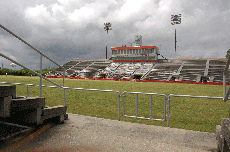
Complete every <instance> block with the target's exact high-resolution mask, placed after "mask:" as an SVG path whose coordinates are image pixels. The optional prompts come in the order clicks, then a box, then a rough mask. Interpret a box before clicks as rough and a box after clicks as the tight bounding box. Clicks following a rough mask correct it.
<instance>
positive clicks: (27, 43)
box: [0, 24, 65, 69]
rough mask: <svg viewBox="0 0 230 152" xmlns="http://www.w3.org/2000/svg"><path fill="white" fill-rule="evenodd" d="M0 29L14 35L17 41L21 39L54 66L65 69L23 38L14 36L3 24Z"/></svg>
mask: <svg viewBox="0 0 230 152" xmlns="http://www.w3.org/2000/svg"><path fill="white" fill-rule="evenodd" d="M0 27H1V28H2V29H4V30H5V31H7V32H8V33H10V34H11V35H13V36H14V37H16V38H17V39H19V40H20V41H22V42H23V43H25V44H26V45H28V46H29V47H30V48H32V49H33V50H35V51H36V52H38V53H39V54H41V55H42V56H44V57H46V58H47V59H48V60H50V61H51V62H53V63H54V64H56V65H57V66H58V67H60V68H62V69H65V68H64V67H62V66H61V65H59V64H58V63H56V62H55V61H54V60H52V59H51V58H49V57H48V56H46V55H45V54H44V53H42V52H41V51H39V50H38V49H36V48H35V47H33V46H32V45H30V44H29V43H27V42H26V41H25V40H23V39H22V38H20V37H19V36H17V35H16V34H14V33H13V32H11V31H10V30H8V29H7V28H6V27H4V26H3V25H2V24H0Z"/></svg>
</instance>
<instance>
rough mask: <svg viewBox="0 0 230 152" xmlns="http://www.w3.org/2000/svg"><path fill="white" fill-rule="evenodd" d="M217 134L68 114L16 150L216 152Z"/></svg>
mask: <svg viewBox="0 0 230 152" xmlns="http://www.w3.org/2000/svg"><path fill="white" fill-rule="evenodd" d="M216 147H217V143H216V138H215V134H213V133H205V132H198V131H190V130H184V129H175V128H167V127H160V126H153V125H144V124H136V123H130V122H122V121H117V120H108V119H102V118H95V117H89V116H83V115H77V114H69V119H68V120H65V123H64V124H61V125H55V126H53V127H51V128H49V129H47V130H46V131H44V132H43V133H41V134H40V135H39V136H38V137H36V138H33V139H32V140H30V141H28V142H26V143H24V144H23V145H22V146H21V147H19V148H17V149H14V151H93V152H97V151H114V152H117V151H138V152H139V151H144V152H146V151H151V152H154V151H156V152H158V151H165V152H167V151H170V152H172V151H183V152H185V151H192V152H194V151H215V149H216Z"/></svg>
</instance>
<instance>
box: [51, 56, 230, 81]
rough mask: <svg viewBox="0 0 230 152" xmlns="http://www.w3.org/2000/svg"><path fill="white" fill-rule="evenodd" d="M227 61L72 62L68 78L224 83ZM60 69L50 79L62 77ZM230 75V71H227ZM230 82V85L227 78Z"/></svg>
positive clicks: (67, 71) (66, 65)
mask: <svg viewBox="0 0 230 152" xmlns="http://www.w3.org/2000/svg"><path fill="white" fill-rule="evenodd" d="M225 65H226V60H223V59H222V60H221V59H207V60H204V59H192V60H191V59H181V60H175V59H174V60H164V61H163V60H159V61H158V62H148V63H143V62H140V63H137V62H135V63H113V62H109V61H107V60H105V61H97V60H94V61H69V62H68V63H66V64H64V67H65V69H66V73H65V75H66V76H67V77H87V78H111V79H135V78H137V79H141V80H163V81H191V82H203V81H204V82H222V81H223V70H224V67H225ZM62 72H63V71H62V70H61V68H58V69H56V70H54V71H52V72H50V73H48V74H47V75H48V76H59V75H62ZM227 74H230V71H229V70H228V71H227ZM226 81H227V82H228V83H229V82H230V77H229V76H227V78H226Z"/></svg>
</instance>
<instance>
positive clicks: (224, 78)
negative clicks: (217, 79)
mask: <svg viewBox="0 0 230 152" xmlns="http://www.w3.org/2000/svg"><path fill="white" fill-rule="evenodd" d="M225 95H226V75H225V73H224V72H223V97H225ZM223 100H224V98H223Z"/></svg>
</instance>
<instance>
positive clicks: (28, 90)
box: [26, 85, 29, 97]
mask: <svg viewBox="0 0 230 152" xmlns="http://www.w3.org/2000/svg"><path fill="white" fill-rule="evenodd" d="M26 86H27V97H29V86H28V85H26Z"/></svg>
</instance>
